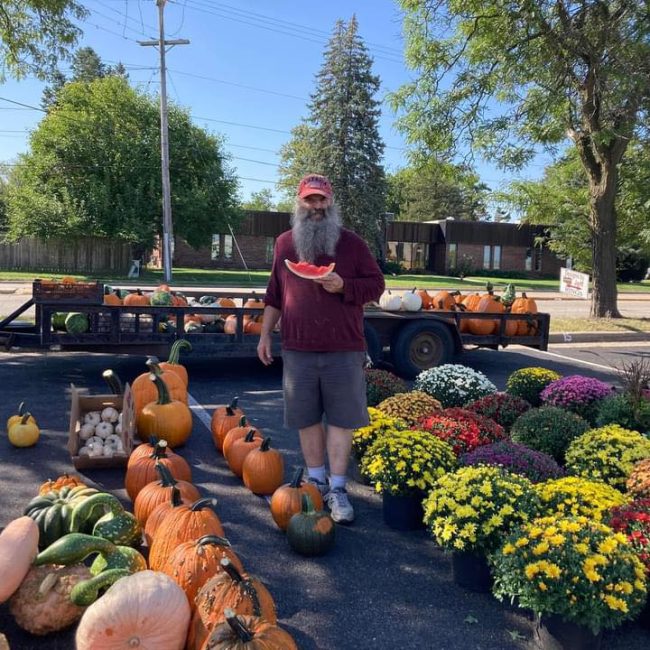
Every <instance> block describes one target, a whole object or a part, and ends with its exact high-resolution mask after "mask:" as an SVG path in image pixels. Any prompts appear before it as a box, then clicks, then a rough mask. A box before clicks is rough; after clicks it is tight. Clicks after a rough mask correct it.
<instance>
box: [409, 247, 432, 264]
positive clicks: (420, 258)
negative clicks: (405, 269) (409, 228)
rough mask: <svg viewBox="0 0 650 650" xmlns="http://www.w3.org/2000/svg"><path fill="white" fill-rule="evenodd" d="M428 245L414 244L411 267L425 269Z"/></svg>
mask: <svg viewBox="0 0 650 650" xmlns="http://www.w3.org/2000/svg"><path fill="white" fill-rule="evenodd" d="M427 258H428V255H427V245H426V244H413V248H412V254H411V268H412V269H425V268H426V267H427V262H428V259H427Z"/></svg>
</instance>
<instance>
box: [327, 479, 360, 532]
mask: <svg viewBox="0 0 650 650" xmlns="http://www.w3.org/2000/svg"><path fill="white" fill-rule="evenodd" d="M324 500H325V503H326V504H327V506H328V508H329V509H330V514H331V515H332V519H333V520H334V521H335V522H336V523H337V524H350V523H352V522H353V521H354V508H353V507H352V504H351V503H350V499H348V493H347V490H346V489H345V488H334V489H333V490H330V491H329V492H328V493H327V494H326V495H325V497H324Z"/></svg>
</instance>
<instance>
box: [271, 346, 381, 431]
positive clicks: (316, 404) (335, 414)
mask: <svg viewBox="0 0 650 650" xmlns="http://www.w3.org/2000/svg"><path fill="white" fill-rule="evenodd" d="M365 361H366V353H365V352H298V351H296V350H283V351H282V363H283V373H282V389H283V391H284V425H285V426H286V427H287V428H289V429H305V428H307V427H309V426H312V425H313V424H317V423H318V422H320V421H321V420H322V419H323V415H325V416H326V418H327V423H328V424H331V425H333V426H335V427H341V428H343V429H357V428H359V427H365V426H367V425H368V422H369V421H368V406H367V401H366V377H365V373H364V365H365Z"/></svg>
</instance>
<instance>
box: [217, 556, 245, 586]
mask: <svg viewBox="0 0 650 650" xmlns="http://www.w3.org/2000/svg"><path fill="white" fill-rule="evenodd" d="M219 564H221V566H222V567H223V570H224V571H225V572H226V573H227V574H228V575H229V576H230V578H231V579H232V581H233V582H237V583H241V582H244V578H243V577H242V574H241V573H239V571H237V569H236V568H235V565H234V564H233V563H232V562H231V561H230V560H229V559H228V558H227V557H224V558H221V561H220V562H219Z"/></svg>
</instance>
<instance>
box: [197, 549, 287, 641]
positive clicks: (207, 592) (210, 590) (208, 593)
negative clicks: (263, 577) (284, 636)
mask: <svg viewBox="0 0 650 650" xmlns="http://www.w3.org/2000/svg"><path fill="white" fill-rule="evenodd" d="M221 566H222V567H223V569H224V571H222V572H221V573H219V574H217V575H216V576H215V577H214V578H211V579H210V580H208V581H207V582H206V583H205V584H204V585H203V587H201V589H199V593H198V594H197V595H196V599H195V604H196V609H195V611H194V615H193V616H192V622H191V623H190V629H189V632H188V637H187V649H188V650H202V649H203V648H205V647H206V646H205V642H206V640H207V638H208V637H209V636H210V634H211V632H212V630H213V629H214V628H215V627H216V626H217V625H218V624H219V623H222V622H223V621H224V620H225V610H226V609H232V610H233V611H235V612H236V613H237V614H244V615H251V614H252V615H253V616H261V617H263V618H264V619H266V620H267V621H268V622H269V623H272V624H275V623H276V622H277V618H278V617H277V614H276V611H275V602H274V601H273V597H272V596H271V594H270V593H269V591H268V589H267V588H266V587H265V586H264V585H263V584H262V582H261V581H260V580H258V579H257V578H255V577H254V576H249V575H248V574H246V573H240V572H239V571H237V569H236V568H235V567H234V566H233V564H232V563H231V562H230V561H229V560H228V559H225V558H224V559H223V560H221Z"/></svg>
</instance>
